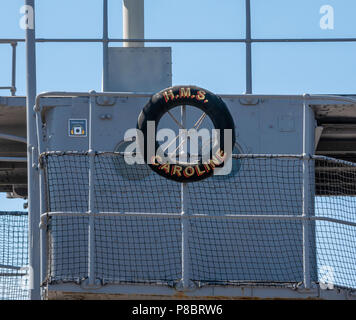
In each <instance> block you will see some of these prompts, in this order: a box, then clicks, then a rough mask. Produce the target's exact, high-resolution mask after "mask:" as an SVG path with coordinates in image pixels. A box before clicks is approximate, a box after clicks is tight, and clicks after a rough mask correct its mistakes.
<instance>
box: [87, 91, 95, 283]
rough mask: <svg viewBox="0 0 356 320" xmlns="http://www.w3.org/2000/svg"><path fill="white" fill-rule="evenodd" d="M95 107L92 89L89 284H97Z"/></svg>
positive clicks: (90, 101)
mask: <svg viewBox="0 0 356 320" xmlns="http://www.w3.org/2000/svg"><path fill="white" fill-rule="evenodd" d="M94 107H95V91H90V96H89V130H88V131H89V150H88V156H89V185H88V187H89V196H88V213H89V226H88V281H89V286H94V284H95V220H94V219H95V216H94V214H95V212H96V211H95V198H94V197H95V195H94V186H95V155H96V154H95V150H94V143H93V139H94V130H93V123H94Z"/></svg>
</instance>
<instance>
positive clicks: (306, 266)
mask: <svg viewBox="0 0 356 320" xmlns="http://www.w3.org/2000/svg"><path fill="white" fill-rule="evenodd" d="M307 108H308V103H307V101H306V100H305V99H304V100H303V156H304V159H303V190H302V199H303V208H302V216H303V218H304V219H303V220H302V221H303V224H302V225H303V282H304V287H305V288H306V289H309V288H310V286H311V281H310V252H309V246H310V239H309V232H310V230H309V223H310V221H309V220H308V219H305V218H308V217H309V209H310V185H309V162H310V161H311V160H310V159H309V158H308V157H307V150H309V149H308V148H307V146H308V143H309V142H308V140H307V138H308V137H309V135H307V130H308V126H309V122H307V117H308V115H307V111H308V110H307ZM308 131H309V130H308Z"/></svg>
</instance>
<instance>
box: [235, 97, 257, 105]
mask: <svg viewBox="0 0 356 320" xmlns="http://www.w3.org/2000/svg"><path fill="white" fill-rule="evenodd" d="M239 102H240V104H242V105H244V106H255V105H257V104H259V103H260V102H262V100H260V99H258V98H252V97H251V98H241V99H239Z"/></svg>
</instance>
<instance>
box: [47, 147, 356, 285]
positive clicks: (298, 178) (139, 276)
mask: <svg viewBox="0 0 356 320" xmlns="http://www.w3.org/2000/svg"><path fill="white" fill-rule="evenodd" d="M94 159H95V160H94V162H93V164H94V165H93V166H92V167H90V165H89V162H90V156H89V155H88V154H86V153H78V152H66V153H59V152H57V153H55V152H49V153H46V154H43V155H42V156H41V162H42V166H43V168H44V171H45V177H46V179H45V181H46V192H47V193H46V197H47V199H46V200H47V201H46V202H47V204H48V208H47V214H46V216H47V230H48V243H49V248H48V258H49V259H48V261H49V263H48V273H47V281H48V282H49V283H55V282H66V281H69V282H81V281H82V280H84V279H87V278H88V266H89V264H90V263H92V265H93V266H94V270H95V271H94V273H93V274H94V277H95V278H96V279H100V280H101V282H102V283H142V282H144V283H165V284H169V285H175V284H177V283H179V282H180V281H181V279H182V277H188V278H189V279H190V280H191V281H194V282H195V283H196V284H199V285H204V284H237V285H238V284H240V283H250V284H273V285H285V284H291V283H293V284H296V283H301V282H302V281H303V277H304V271H305V266H306V264H307V265H308V266H309V270H310V272H309V274H308V275H309V276H310V279H311V281H312V282H315V283H318V282H321V281H322V282H323V281H329V282H332V283H333V285H338V286H342V287H349V288H356V246H355V239H356V217H355V207H356V198H355V195H356V184H355V181H356V170H355V169H356V165H355V164H352V163H348V162H343V161H339V160H336V159H331V158H325V157H310V158H308V159H307V158H303V157H302V156H297V155H296V156H292V155H289V156H286V155H284V156H283V155H260V156H257V155H234V159H233V161H232V162H233V165H232V171H231V173H230V174H229V175H225V176H213V177H211V178H208V179H206V180H204V181H201V182H196V183H187V184H184V185H183V184H181V183H177V182H174V181H170V180H167V179H165V178H163V177H161V176H159V175H157V174H155V173H154V172H151V170H150V169H149V168H148V167H147V166H146V165H139V164H135V165H128V164H127V163H126V162H125V161H124V157H123V155H121V154H118V153H98V154H96V155H95V158H94ZM90 176H92V177H93V180H92V181H91V184H92V185H93V190H92V193H91V196H89V194H90V192H89V178H90ZM303 177H304V178H306V179H304V178H303ZM91 198H93V199H91ZM90 202H91V203H92V204H91V205H92V212H91V213H88V208H89V203H90ZM183 207H184V214H183V215H182V208H183ZM89 225H92V226H94V228H93V229H92V230H93V232H92V233H89V232H88V230H89ZM183 226H184V228H183ZM90 237H92V239H90ZM184 237H185V238H186V239H187V241H183V238H184ZM303 238H304V239H307V245H305V246H303ZM90 243H91V245H89V244H90ZM90 251H91V252H92V253H93V254H91V255H89V254H88V252H90ZM182 252H183V253H184V254H182ZM89 256H90V259H94V263H93V261H90V260H89ZM187 261H188V264H187ZM183 263H184V264H185V266H187V265H188V266H189V267H188V268H185V271H184V272H185V274H183V272H182V264H183ZM328 279H329V280H328Z"/></svg>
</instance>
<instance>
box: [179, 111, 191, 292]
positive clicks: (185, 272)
mask: <svg viewBox="0 0 356 320" xmlns="http://www.w3.org/2000/svg"><path fill="white" fill-rule="evenodd" d="M181 119H182V121H181V124H182V126H183V127H184V128H186V127H187V126H186V123H187V114H186V106H182V107H181ZM186 134H187V132H185V133H184V137H183V141H185V143H187V135H186ZM182 150H183V151H184V147H182ZM188 204H189V192H188V185H187V184H186V183H182V184H181V207H182V212H181V214H182V224H181V227H182V286H183V289H187V288H188V287H189V279H190V259H189V241H188V236H189V221H188V219H187V218H186V216H187V215H188V214H189V208H188Z"/></svg>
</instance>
